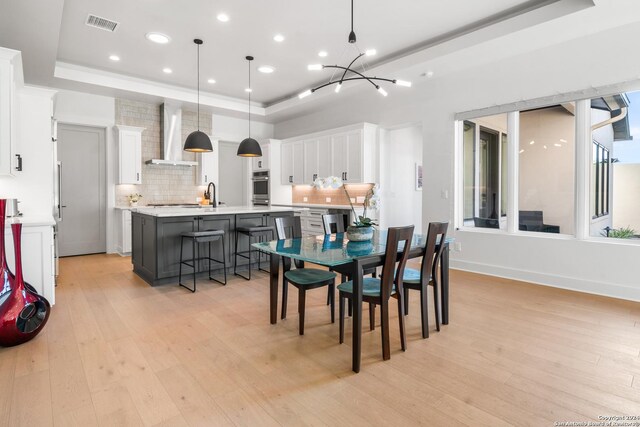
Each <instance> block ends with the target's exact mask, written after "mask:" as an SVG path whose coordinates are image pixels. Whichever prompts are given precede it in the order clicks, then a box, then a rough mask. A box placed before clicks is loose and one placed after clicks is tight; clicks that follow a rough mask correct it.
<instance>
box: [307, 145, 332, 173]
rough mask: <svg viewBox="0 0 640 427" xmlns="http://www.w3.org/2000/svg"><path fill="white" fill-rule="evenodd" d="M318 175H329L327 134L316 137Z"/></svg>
mask: <svg viewBox="0 0 640 427" xmlns="http://www.w3.org/2000/svg"><path fill="white" fill-rule="evenodd" d="M317 173H318V177H320V178H326V177H328V176H331V174H332V172H331V139H330V138H329V137H328V136H325V137H324V138H320V139H318V171H317ZM307 175H308V174H307Z"/></svg>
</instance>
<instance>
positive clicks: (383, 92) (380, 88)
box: [378, 87, 388, 96]
mask: <svg viewBox="0 0 640 427" xmlns="http://www.w3.org/2000/svg"><path fill="white" fill-rule="evenodd" d="M378 92H380V93H381V94H382V96H387V95H388V93H387V91H386V90H384V88H382V87H379V88H378Z"/></svg>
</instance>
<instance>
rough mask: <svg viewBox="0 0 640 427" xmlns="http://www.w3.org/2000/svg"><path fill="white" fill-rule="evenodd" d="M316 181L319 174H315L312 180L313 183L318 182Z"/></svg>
mask: <svg viewBox="0 0 640 427" xmlns="http://www.w3.org/2000/svg"><path fill="white" fill-rule="evenodd" d="M316 179H318V174H317V173H314V174H313V176H312V178H311V181H313V182H315V181H316Z"/></svg>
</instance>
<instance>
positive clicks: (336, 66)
mask: <svg viewBox="0 0 640 427" xmlns="http://www.w3.org/2000/svg"><path fill="white" fill-rule="evenodd" d="M323 67H324V68H338V69H340V70H345V72H346V71H351V72H352V73H354V74H357V75H359V76H360V77H362V78H363V79H366V80H367V81H368V82H369V83H371V84H372V85H373V86H374V87H375V88H376V89H378V85H377V84H375V83H374V82H372V81H371V80H372V79H373V77H367V76H365V75H364V74H362V73H359V72H358V71H356V70H354V69H352V68H348V67H341V66H340V65H324V66H323ZM344 80H348V79H344ZM341 81H342V80H341ZM334 83H337V81H335V82H334Z"/></svg>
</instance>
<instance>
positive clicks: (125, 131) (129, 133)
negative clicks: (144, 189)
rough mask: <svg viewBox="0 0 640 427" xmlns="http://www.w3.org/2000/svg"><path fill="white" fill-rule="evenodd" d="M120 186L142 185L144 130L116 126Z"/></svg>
mask: <svg viewBox="0 0 640 427" xmlns="http://www.w3.org/2000/svg"><path fill="white" fill-rule="evenodd" d="M115 131H116V139H117V141H118V166H119V168H118V184H142V131H144V128H140V127H134V126H122V125H116V129H115Z"/></svg>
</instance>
